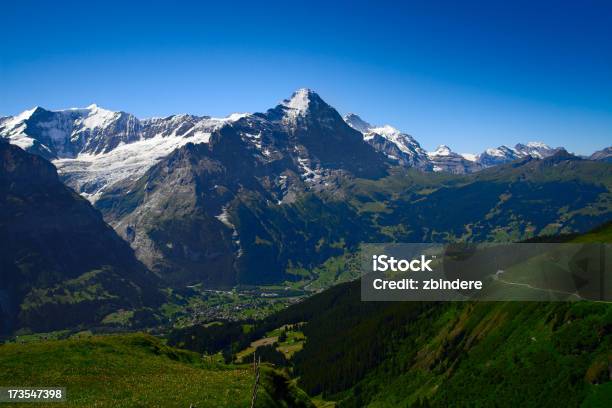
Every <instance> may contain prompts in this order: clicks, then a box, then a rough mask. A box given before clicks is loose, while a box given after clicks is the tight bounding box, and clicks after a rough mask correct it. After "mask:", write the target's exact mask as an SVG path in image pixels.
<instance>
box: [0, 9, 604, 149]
mask: <svg viewBox="0 0 612 408" xmlns="http://www.w3.org/2000/svg"><path fill="white" fill-rule="evenodd" d="M129 3H134V4H129ZM136 3H140V4H136ZM369 3H370V4H374V6H371V5H370V6H369V5H368V2H364V3H361V2H359V1H351V2H338V1H333V2H332V1H325V2H320V3H319V2H315V1H283V2H253V1H251V2H240V1H223V2H215V3H210V4H204V2H201V4H197V3H195V2H193V3H187V2H176V1H173V2H170V1H167V2H155V1H151V2H127V1H123V2H114V1H91V2H87V1H79V2H73V3H70V2H59V1H58V2H42V1H41V2H39V3H34V2H28V1H19V2H5V3H4V4H3V5H2V24H0V49H1V51H0V114H2V115H11V114H16V113H18V112H20V111H22V110H24V109H27V108H30V107H32V106H35V105H40V106H43V107H46V108H49V109H60V108H65V107H74V106H85V105H89V104H90V103H93V102H95V103H97V104H99V105H101V106H103V107H107V108H109V109H115V110H124V111H128V112H131V113H134V114H136V115H137V116H139V117H147V116H164V115H168V114H172V113H181V112H188V113H194V114H208V115H226V114H229V113H231V112H236V111H238V112H253V111H264V110H266V109H267V108H269V107H272V106H274V105H275V104H276V103H277V102H278V101H279V100H281V99H283V98H285V97H287V96H289V95H290V94H291V92H292V91H293V90H294V89H296V88H299V87H309V88H312V89H314V90H316V91H317V92H318V93H319V94H320V95H321V96H322V97H323V98H324V99H325V100H326V101H327V102H329V103H330V104H332V105H333V106H334V107H336V108H337V109H338V110H339V111H340V112H341V113H347V112H355V113H358V114H360V115H361V116H362V117H363V118H364V119H366V120H368V121H370V122H372V123H376V124H385V123H388V124H391V125H394V126H396V127H398V128H400V129H402V130H404V131H406V132H409V133H411V134H413V135H414V136H415V137H416V138H417V140H419V141H420V142H421V143H422V145H423V146H424V147H425V148H427V149H433V148H434V147H435V146H436V145H438V144H441V143H446V144H448V145H450V146H451V147H452V148H453V149H454V150H457V151H459V152H478V151H481V150H482V149H483V148H485V147H488V146H497V145H500V144H508V145H513V144H514V143H516V142H519V141H529V140H542V141H544V142H546V143H548V144H551V145H555V146H557V145H565V146H567V147H568V149H570V150H572V151H575V152H577V153H590V152H591V151H593V150H596V149H600V148H602V147H604V146H607V145H611V144H612V2H610V1H606V0H601V1H589V0H586V1H576V2H569V1H567V2H566V1H554V2H548V1H542V2H540V1H482V2H457V1H449V2H444V3H442V2H435V1H433V2H432V1H427V2H426V1H419V2H410V3H408V4H404V5H399V4H397V3H399V2H398V1H395V2H386V1H381V0H378V1H375V2H369ZM459 3H461V4H459ZM534 3H537V4H534Z"/></svg>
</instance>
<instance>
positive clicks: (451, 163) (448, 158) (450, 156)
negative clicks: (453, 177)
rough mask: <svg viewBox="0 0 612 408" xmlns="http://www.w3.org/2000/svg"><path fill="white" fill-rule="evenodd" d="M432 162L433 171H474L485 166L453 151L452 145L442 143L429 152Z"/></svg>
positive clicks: (455, 172)
mask: <svg viewBox="0 0 612 408" xmlns="http://www.w3.org/2000/svg"><path fill="white" fill-rule="evenodd" d="M427 156H428V158H429V160H430V161H431V163H432V166H433V171H436V172H439V171H443V172H448V173H453V174H467V173H473V172H475V171H478V170H480V169H482V168H483V166H482V165H481V164H480V163H478V162H476V161H473V160H468V159H467V158H465V156H463V155H461V154H459V153H455V152H453V151H452V150H451V149H450V147H448V146H446V145H440V146H438V148H437V149H436V150H434V151H433V152H429V153H428V154H427Z"/></svg>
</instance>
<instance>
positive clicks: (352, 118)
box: [344, 113, 373, 133]
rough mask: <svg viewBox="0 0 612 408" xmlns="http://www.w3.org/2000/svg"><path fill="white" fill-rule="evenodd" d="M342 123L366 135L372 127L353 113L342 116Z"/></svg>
mask: <svg viewBox="0 0 612 408" xmlns="http://www.w3.org/2000/svg"><path fill="white" fill-rule="evenodd" d="M344 121H345V122H346V123H347V124H348V125H349V126H350V127H352V128H353V129H355V130H357V131H359V132H361V133H366V132H367V131H369V130H370V129H371V128H372V127H373V126H372V125H371V124H370V123H368V122H366V121H365V120H363V119H361V117H360V116H359V115H357V114H355V113H347V114H346V115H344Z"/></svg>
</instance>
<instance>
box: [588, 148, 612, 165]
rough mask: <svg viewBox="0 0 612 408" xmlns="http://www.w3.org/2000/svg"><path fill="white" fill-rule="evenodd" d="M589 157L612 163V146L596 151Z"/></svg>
mask: <svg viewBox="0 0 612 408" xmlns="http://www.w3.org/2000/svg"><path fill="white" fill-rule="evenodd" d="M589 159H590V160H597V161H604V162H608V163H612V146H610V147H606V148H605V149H602V150H598V151H596V152H595V153H593V154H592V155H591V156H590V157H589Z"/></svg>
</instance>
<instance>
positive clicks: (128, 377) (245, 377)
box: [0, 334, 253, 408]
mask: <svg viewBox="0 0 612 408" xmlns="http://www.w3.org/2000/svg"><path fill="white" fill-rule="evenodd" d="M0 366H1V367H2V370H0V386H11V387H12V386H19V387H25V386H31V387H36V386H58V387H66V388H67V394H68V401H67V402H66V403H52V404H44V403H36V404H35V406H36V407H41V408H42V407H45V406H51V407H61V406H66V407H189V405H190V404H194V405H195V406H196V407H198V408H201V407H245V406H248V405H249V403H250V397H251V395H250V392H251V387H252V381H253V375H252V372H251V370H250V369H249V367H247V366H245V367H239V366H237V367H236V366H224V365H220V364H215V363H213V364H207V363H204V362H203V361H202V360H201V359H200V357H199V355H197V354H195V353H192V352H188V351H183V350H178V349H174V348H171V347H167V346H165V345H163V344H162V342H161V341H159V340H158V339H156V338H155V337H152V336H150V335H145V334H127V335H112V336H95V337H89V338H86V339H68V340H50V341H40V342H35V343H29V344H5V345H2V346H0ZM22 406H27V404H23V405H22Z"/></svg>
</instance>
